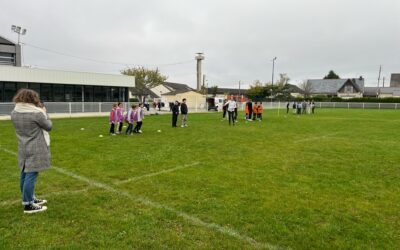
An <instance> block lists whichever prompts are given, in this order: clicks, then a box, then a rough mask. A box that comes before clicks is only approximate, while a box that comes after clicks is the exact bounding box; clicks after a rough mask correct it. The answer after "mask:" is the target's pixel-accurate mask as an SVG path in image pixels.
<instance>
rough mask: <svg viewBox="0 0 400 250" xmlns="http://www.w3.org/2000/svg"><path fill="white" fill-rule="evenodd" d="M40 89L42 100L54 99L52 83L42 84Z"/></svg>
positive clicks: (50, 100)
mask: <svg viewBox="0 0 400 250" xmlns="http://www.w3.org/2000/svg"><path fill="white" fill-rule="evenodd" d="M40 90H41V91H40V98H41V99H42V101H48V102H52V101H53V86H52V85H51V84H42V86H41V89H40Z"/></svg>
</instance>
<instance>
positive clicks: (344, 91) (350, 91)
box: [307, 77, 364, 99]
mask: <svg viewBox="0 0 400 250" xmlns="http://www.w3.org/2000/svg"><path fill="white" fill-rule="evenodd" d="M307 85H309V87H310V94H311V95H312V96H315V95H326V96H330V97H332V96H337V97H341V98H343V99H350V98H355V97H363V92H364V78H362V77H360V78H357V79H355V78H348V79H314V80H307Z"/></svg>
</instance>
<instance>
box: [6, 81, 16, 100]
mask: <svg viewBox="0 0 400 250" xmlns="http://www.w3.org/2000/svg"><path fill="white" fill-rule="evenodd" d="M16 92H17V86H16V84H15V83H11V82H8V83H4V101H5V102H12V99H13V97H14V95H15V94H16Z"/></svg>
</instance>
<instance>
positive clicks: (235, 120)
mask: <svg viewBox="0 0 400 250" xmlns="http://www.w3.org/2000/svg"><path fill="white" fill-rule="evenodd" d="M234 118H235V121H236V120H237V108H235V117H234Z"/></svg>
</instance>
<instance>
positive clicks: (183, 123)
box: [182, 114, 187, 126]
mask: <svg viewBox="0 0 400 250" xmlns="http://www.w3.org/2000/svg"><path fill="white" fill-rule="evenodd" d="M186 125H187V114H182V126H186Z"/></svg>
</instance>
